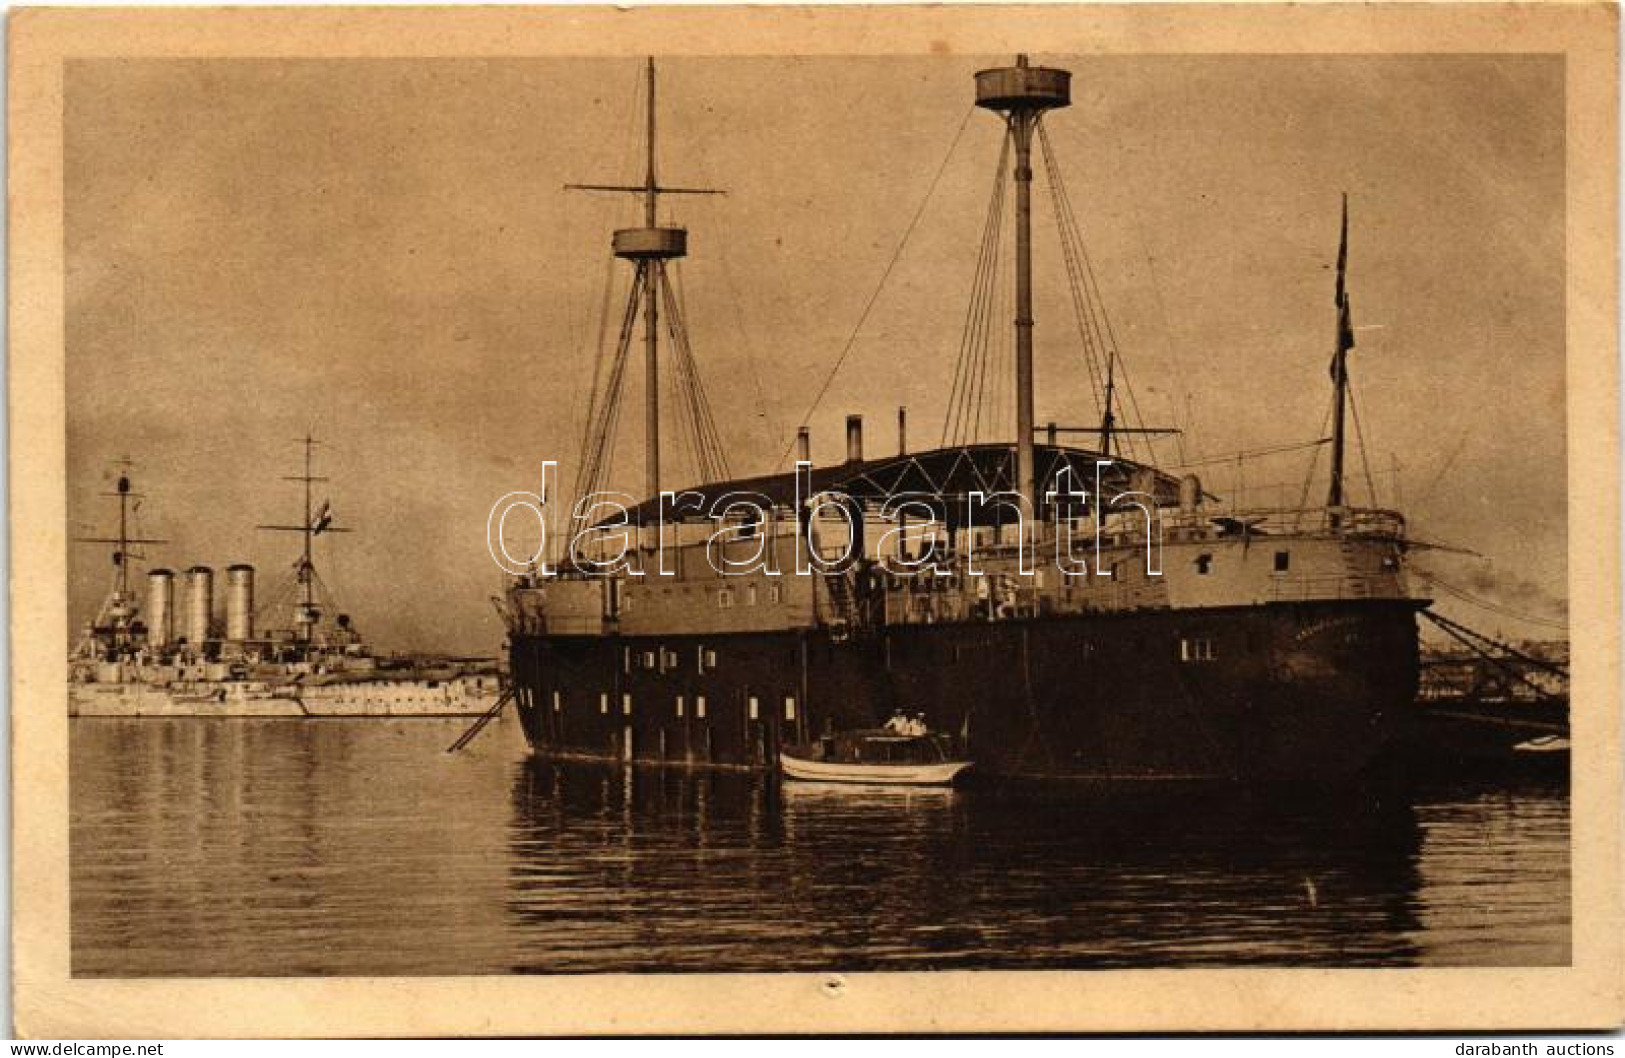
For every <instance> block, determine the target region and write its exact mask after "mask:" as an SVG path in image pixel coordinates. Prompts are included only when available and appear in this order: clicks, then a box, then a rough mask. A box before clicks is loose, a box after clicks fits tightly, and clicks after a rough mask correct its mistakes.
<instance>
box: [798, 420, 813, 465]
mask: <svg viewBox="0 0 1625 1058" xmlns="http://www.w3.org/2000/svg"><path fill="white" fill-rule="evenodd" d="M796 461H797V462H800V463H811V462H812V435H811V434H810V433H809V432H808V431H807V428H806V427H805V426H803V427H802V428H801V429H799V430H797V431H796Z"/></svg>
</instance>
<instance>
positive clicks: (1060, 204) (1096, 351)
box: [1038, 124, 1115, 408]
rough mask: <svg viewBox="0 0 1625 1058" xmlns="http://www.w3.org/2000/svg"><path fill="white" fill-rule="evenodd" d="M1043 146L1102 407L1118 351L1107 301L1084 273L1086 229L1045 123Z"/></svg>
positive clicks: (1065, 256) (1041, 135)
mask: <svg viewBox="0 0 1625 1058" xmlns="http://www.w3.org/2000/svg"><path fill="white" fill-rule="evenodd" d="M1038 135H1039V147H1040V149H1041V151H1042V153H1043V157H1044V165H1045V175H1046V178H1047V179H1048V181H1049V184H1050V193H1051V196H1052V200H1053V208H1054V211H1055V213H1056V216H1057V218H1058V220H1059V224H1058V226H1059V227H1060V238H1061V248H1062V255H1063V259H1064V260H1066V261H1067V263H1068V265H1069V269H1070V271H1069V273H1068V276H1067V279H1068V282H1069V284H1073V285H1074V286H1075V290H1074V292H1073V295H1072V296H1073V298H1074V309H1073V311H1074V313H1076V314H1077V316H1078V323H1079V328H1080V333H1081V334H1082V336H1083V338H1084V341H1085V343H1086V348H1087V352H1088V353H1089V355H1090V356H1091V357H1092V358H1093V360H1092V363H1091V364H1090V366H1091V369H1092V370H1093V371H1095V372H1097V374H1096V376H1095V384H1096V387H1097V389H1096V400H1097V403H1098V405H1099V406H1100V407H1101V408H1104V407H1105V391H1104V388H1103V387H1101V386H1100V382H1099V380H1100V379H1101V378H1103V377H1104V375H1105V366H1104V363H1103V358H1104V357H1106V356H1107V355H1109V354H1110V353H1111V352H1113V351H1115V350H1114V349H1113V348H1112V347H1111V343H1110V342H1109V341H1108V339H1107V335H1106V333H1105V332H1104V331H1103V329H1102V327H1101V321H1100V317H1101V316H1102V315H1103V314H1104V311H1105V310H1104V305H1103V304H1099V305H1097V301H1098V298H1094V297H1091V296H1090V292H1089V288H1088V282H1087V278H1086V277H1085V276H1084V274H1083V271H1082V268H1081V265H1080V261H1081V259H1082V257H1083V233H1082V230H1081V228H1080V226H1079V224H1078V222H1077V217H1076V213H1075V211H1074V210H1073V208H1072V200H1071V198H1070V197H1069V196H1068V195H1067V192H1066V179H1065V176H1064V175H1063V174H1062V173H1061V170H1060V162H1059V159H1057V158H1056V156H1055V151H1054V148H1053V147H1052V146H1051V145H1050V142H1049V131H1048V128H1047V127H1046V126H1044V125H1042V124H1041V125H1040V126H1039V131H1038Z"/></svg>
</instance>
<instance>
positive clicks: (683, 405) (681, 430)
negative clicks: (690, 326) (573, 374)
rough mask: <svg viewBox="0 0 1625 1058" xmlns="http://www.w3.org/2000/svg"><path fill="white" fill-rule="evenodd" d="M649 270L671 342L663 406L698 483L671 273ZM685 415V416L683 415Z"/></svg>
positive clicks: (700, 472) (659, 267)
mask: <svg viewBox="0 0 1625 1058" xmlns="http://www.w3.org/2000/svg"><path fill="white" fill-rule="evenodd" d="M652 267H653V268H654V270H655V290H656V292H657V294H656V296H657V297H659V299H660V302H661V311H662V312H664V313H665V318H664V319H663V320H662V321H661V322H662V323H664V324H665V327H666V335H667V337H668V338H669V339H670V342H669V352H668V355H667V359H668V361H669V362H670V365H671V370H670V371H667V372H666V373H665V374H664V376H663V378H664V380H665V383H666V390H667V395H668V396H669V397H670V400H669V401H667V402H666V405H665V406H666V408H667V410H668V418H670V419H671V421H672V423H673V425H674V426H675V427H676V430H675V431H674V432H675V434H676V439H677V441H678V442H680V443H681V444H683V445H685V446H686V448H687V453H688V460H689V465H690V466H691V467H692V468H693V473H694V476H695V477H696V478H698V479H700V480H704V478H705V466H704V460H703V458H702V456H701V454H700V445H699V439H698V437H697V436H696V431H695V426H694V406H693V405H694V400H693V394H692V392H691V391H690V387H689V378H688V371H687V365H686V364H684V362H683V354H682V345H681V334H680V333H679V321H678V319H677V307H676V304H675V302H676V298H675V296H674V294H673V291H672V282H671V275H670V272H669V271H668V270H667V269H666V267H665V262H663V261H657V262H655V263H654V264H653V265H652ZM685 413H686V414H685Z"/></svg>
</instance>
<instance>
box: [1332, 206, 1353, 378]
mask: <svg viewBox="0 0 1625 1058" xmlns="http://www.w3.org/2000/svg"><path fill="white" fill-rule="evenodd" d="M1348 264H1349V197H1348V196H1347V195H1344V196H1343V232H1342V235H1341V237H1340V238H1339V239H1338V241H1337V297H1336V304H1337V352H1335V353H1333V354H1332V365H1331V375H1332V381H1333V382H1336V381H1337V380H1338V371H1339V369H1340V368H1341V367H1342V365H1343V356H1344V354H1346V353H1347V352H1348V351H1349V350H1351V349H1353V348H1354V313H1353V309H1352V307H1351V306H1350V304H1349V292H1348V284H1347V281H1346V278H1347V274H1348Z"/></svg>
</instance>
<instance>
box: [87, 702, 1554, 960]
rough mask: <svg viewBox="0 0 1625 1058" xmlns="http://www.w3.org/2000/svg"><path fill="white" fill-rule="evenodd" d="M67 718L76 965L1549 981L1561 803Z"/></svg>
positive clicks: (426, 733)
mask: <svg viewBox="0 0 1625 1058" xmlns="http://www.w3.org/2000/svg"><path fill="white" fill-rule="evenodd" d="M462 726H463V725H462V723H461V722H441V721H423V720H407V721H344V720H333V721H297V720H293V721H287V720H267V721H252V720H225V721H221V720H215V721H209V720H131V721H125V720H78V721H75V722H74V723H73V725H72V776H71V781H72V828H73V829H72V856H73V862H72V914H73V921H72V938H73V965H74V969H75V972H77V973H81V974H99V975H148V974H166V975H205V974H232V975H283V974H459V973H509V972H543V973H545V972H557V971H606V970H630V969H638V970H741V969H755V970H790V969H799V970H811V969H887V968H897V969H902V968H910V969H918V968H925V967H960V968H967V967H1031V968H1061V967H1120V966H1190V965H1209V966H1211V965H1237V964H1251V965H1271V964H1273V965H1307V964H1313V965H1332V966H1350V965H1371V964H1387V965H1407V964H1424V965H1440V964H1502V965H1506V964H1554V963H1566V962H1568V959H1569V874H1568V805H1567V800H1566V797H1565V796H1564V793H1563V789H1562V787H1561V786H1559V785H1556V784H1550V783H1548V784H1539V783H1534V784H1531V783H1527V782H1526V783H1523V784H1520V785H1518V786H1517V787H1515V788H1511V789H1509V788H1506V787H1504V786H1491V785H1488V784H1485V783H1478V784H1476V785H1471V784H1454V785H1449V784H1434V785H1428V786H1415V787H1408V786H1398V785H1394V784H1388V785H1385V786H1384V787H1383V788H1382V790H1381V791H1380V792H1373V791H1366V792H1363V793H1358V794H1356V793H1345V794H1342V795H1337V796H1326V795H1316V796H1306V795H1304V794H1302V793H1301V792H1299V793H1292V794H1282V793H1275V794H1265V793H1244V792H1239V791H1235V790H1229V789H1221V790H1214V789H1206V790H1196V791H1169V790H1146V789H1136V790H1115V791H1110V790H1094V791H1089V792H1072V793H1069V794H1067V795H1066V796H1060V795H1057V794H1037V793H1032V792H1023V793H1012V792H1000V791H984V790H968V791H963V792H950V791H914V792H901V791H887V790H863V789H858V788H842V787H815V786H804V785H797V784H793V783H792V784H788V785H781V784H779V783H777V782H772V781H769V780H767V779H766V778H763V777H758V776H751V775H732V774H726V775H704V774H698V773H687V774H685V773H680V772H675V771H670V772H662V771H656V770H645V769H638V770H635V771H633V770H623V769H621V768H619V767H613V766H597V765H587V764H577V765H567V766H560V765H555V764H551V763H547V762H542V761H532V760H530V759H528V758H527V756H526V753H525V749H524V745H523V741H522V739H521V737H520V734H519V731H518V725H517V724H515V723H513V722H512V721H511V720H510V721H507V722H504V723H499V724H496V725H493V726H492V727H491V728H489V729H487V731H486V732H485V733H484V734H482V735H481V736H480V737H479V739H478V740H476V741H475V743H474V744H473V746H472V747H471V748H470V749H469V750H467V751H465V752H464V753H462V754H458V755H455V756H448V755H446V754H445V753H443V752H441V751H442V749H443V748H444V747H445V746H446V745H447V744H448V743H449V742H451V741H452V739H453V738H455V737H456V735H457V734H458V733H459V732H460V731H461V729H462Z"/></svg>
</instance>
